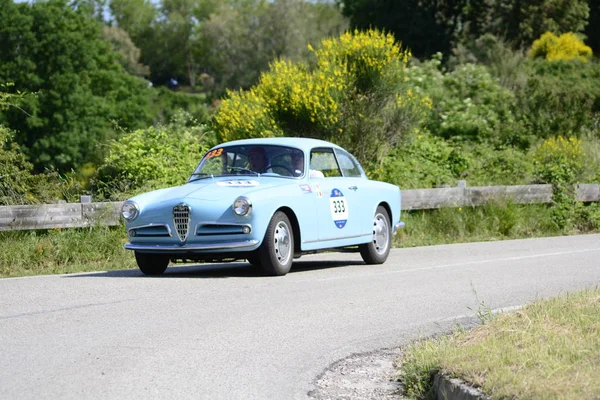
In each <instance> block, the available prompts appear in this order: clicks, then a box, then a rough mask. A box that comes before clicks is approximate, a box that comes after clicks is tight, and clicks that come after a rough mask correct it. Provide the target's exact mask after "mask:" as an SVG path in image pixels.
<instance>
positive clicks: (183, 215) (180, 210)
mask: <svg viewBox="0 0 600 400" xmlns="http://www.w3.org/2000/svg"><path fill="white" fill-rule="evenodd" d="M190 215H191V210H190V206H188V205H187V204H183V203H182V204H178V205H176V206H175V207H173V223H174V225H175V231H176V232H177V236H179V240H181V241H182V242H185V240H186V239H187V236H188V233H189V231H190Z"/></svg>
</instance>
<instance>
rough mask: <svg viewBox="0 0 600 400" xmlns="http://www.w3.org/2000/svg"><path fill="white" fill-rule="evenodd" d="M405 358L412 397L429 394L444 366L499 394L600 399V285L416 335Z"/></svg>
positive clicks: (496, 396)
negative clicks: (444, 331) (447, 330)
mask: <svg viewBox="0 0 600 400" xmlns="http://www.w3.org/2000/svg"><path fill="white" fill-rule="evenodd" d="M400 361H401V365H400V379H401V380H402V382H403V384H404V386H405V391H406V395H407V396H408V398H427V396H428V393H429V391H430V389H431V374H432V372H435V371H439V372H441V373H444V374H447V375H449V376H453V377H458V378H460V379H462V380H463V381H465V382H467V383H469V384H471V385H472V386H475V387H479V388H481V389H482V390H483V392H484V393H485V394H486V395H488V396H490V397H491V398H492V399H514V398H518V399H548V400H553V399H600V384H599V382H600V368H599V365H600V289H595V290H584V291H582V292H578V293H574V294H569V295H567V296H563V297H558V298H552V299H548V300H539V301H536V302H534V303H532V304H530V305H528V306H526V307H524V308H523V309H521V310H519V311H516V312H513V313H509V314H500V315H496V316H494V317H492V318H491V319H490V320H489V321H488V322H487V323H486V324H484V325H482V326H479V327H477V328H475V329H473V330H471V331H468V332H467V331H459V332H456V333H454V334H452V335H450V336H443V337H439V338H435V339H430V340H425V341H421V342H417V343H415V344H413V345H411V346H409V348H408V349H406V351H405V353H404V355H403V358H402V359H401V360H400ZM429 395H430V394H429Z"/></svg>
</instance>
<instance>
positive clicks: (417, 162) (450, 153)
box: [371, 131, 468, 189]
mask: <svg viewBox="0 0 600 400" xmlns="http://www.w3.org/2000/svg"><path fill="white" fill-rule="evenodd" d="M467 163H468V161H467V160H466V159H464V158H463V157H462V156H461V155H460V153H459V152H458V151H456V149H455V148H453V147H452V146H451V145H450V144H449V143H448V142H447V141H445V140H443V139H441V138H439V137H435V136H432V135H430V134H428V133H427V132H419V131H417V132H416V133H415V134H414V135H411V137H410V138H408V139H407V140H406V142H404V143H403V145H402V146H398V147H396V148H395V149H394V150H392V152H390V154H389V155H388V156H386V157H385V158H384V159H383V163H382V165H381V167H380V168H378V169H377V170H375V171H374V172H373V173H372V174H371V178H374V179H380V180H383V181H386V182H389V183H393V184H395V185H398V186H400V188H402V189H418V188H432V187H437V186H440V185H452V186H454V185H456V178H457V176H459V175H460V174H461V173H462V172H463V171H464V170H465V169H466V164H467Z"/></svg>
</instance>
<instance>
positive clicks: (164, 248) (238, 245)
mask: <svg viewBox="0 0 600 400" xmlns="http://www.w3.org/2000/svg"><path fill="white" fill-rule="evenodd" d="M258 243H259V242H258V240H243V241H238V242H215V243H199V244H191V245H161V244H132V243H127V244H126V245H125V246H124V247H125V249H126V250H134V251H142V252H146V253H188V252H203V251H207V250H219V251H221V250H238V249H244V248H251V247H254V246H256V245H257V244H258Z"/></svg>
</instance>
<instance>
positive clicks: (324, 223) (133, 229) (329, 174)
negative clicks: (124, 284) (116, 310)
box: [122, 138, 404, 275]
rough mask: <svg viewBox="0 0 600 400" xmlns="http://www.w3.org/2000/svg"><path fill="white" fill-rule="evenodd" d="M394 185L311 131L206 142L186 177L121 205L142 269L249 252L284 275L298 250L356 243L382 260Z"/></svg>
mask: <svg viewBox="0 0 600 400" xmlns="http://www.w3.org/2000/svg"><path fill="white" fill-rule="evenodd" d="M400 202H401V195H400V189H399V188H398V187H397V186H395V185H391V184H388V183H384V182H378V181H373V180H370V179H368V178H367V176H366V175H365V172H364V171H363V169H362V167H361V166H360V164H359V163H358V161H357V160H356V158H355V157H354V156H352V155H351V154H350V153H348V152H347V151H345V150H344V149H342V148H341V147H339V146H337V145H335V144H332V143H329V142H326V141H322V140H316V139H306V138H272V139H247V140H239V141H232V142H227V143H223V144H221V145H219V146H216V147H214V148H212V149H210V150H209V151H208V152H207V153H206V154H205V155H204V157H202V160H201V161H200V163H199V165H198V166H197V168H196V169H195V170H194V171H193V172H192V174H191V176H190V178H189V179H188V181H187V183H185V184H184V185H181V186H177V187H172V188H167V189H160V190H155V191H152V192H149V193H144V194H141V195H138V196H135V197H133V198H131V199H129V200H127V201H125V202H124V203H123V206H122V216H123V218H124V219H125V223H126V227H127V234H128V237H129V243H127V244H126V245H125V248H126V249H128V250H133V251H134V253H135V258H136V261H137V264H138V266H139V268H140V270H141V271H142V272H143V273H144V274H146V275H160V274H162V273H163V272H164V271H165V270H166V268H167V266H168V265H169V262H190V261H204V262H219V261H233V260H244V259H246V260H248V262H250V264H252V265H253V266H255V267H257V268H260V269H262V271H264V273H266V274H268V275H285V274H286V273H288V271H289V270H290V268H291V267H292V262H293V260H294V259H295V258H298V257H300V256H301V255H302V254H307V253H314V252H317V251H322V250H330V249H339V250H344V251H358V252H360V254H361V256H362V259H363V260H364V261H365V263H367V264H380V263H383V262H385V261H386V259H387V257H388V254H389V252H390V248H391V246H392V235H393V234H395V233H396V230H397V229H399V228H401V227H403V226H404V223H403V222H401V220H400V209H401V207H400V205H401V203H400Z"/></svg>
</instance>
